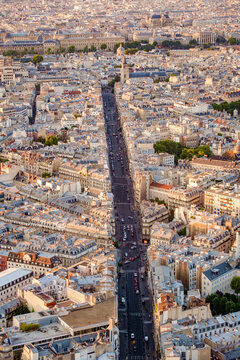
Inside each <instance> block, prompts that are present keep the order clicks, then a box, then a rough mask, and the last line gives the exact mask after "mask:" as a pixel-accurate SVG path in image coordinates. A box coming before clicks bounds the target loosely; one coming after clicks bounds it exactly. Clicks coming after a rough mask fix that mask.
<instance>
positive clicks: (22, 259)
mask: <svg viewBox="0 0 240 360" xmlns="http://www.w3.org/2000/svg"><path fill="white" fill-rule="evenodd" d="M59 265H61V261H60V259H59V258H58V257H57V256H56V255H54V254H49V253H41V252H39V253H34V252H24V251H22V252H17V251H16V252H15V251H11V252H10V253H9V255H8V260H7V267H8V268H21V269H27V270H31V271H32V272H33V274H34V276H37V277H39V276H41V275H44V274H45V273H46V271H47V270H52V269H53V268H55V267H57V266H59Z"/></svg>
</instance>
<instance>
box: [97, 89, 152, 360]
mask: <svg viewBox="0 0 240 360" xmlns="http://www.w3.org/2000/svg"><path fill="white" fill-rule="evenodd" d="M102 95H103V105H104V116H105V125H106V134H107V143H108V155H109V164H110V171H111V179H112V192H113V194H114V209H115V216H116V240H117V241H118V245H119V248H120V253H121V259H120V261H121V264H122V266H121V270H120V273H119V278H118V303H119V312H118V318H119V330H120V359H121V360H123V359H124V360H125V359H132V360H133V359H156V356H155V350H154V349H155V346H154V341H153V321H152V299H151V294H150V291H149V287H148V281H147V275H146V274H145V263H144V261H145V260H144V259H145V256H144V255H145V253H146V245H144V244H142V241H141V234H140V231H139V229H140V224H139V218H138V215H137V211H136V209H135V207H134V198H133V188H132V182H131V179H130V175H129V170H128V161H127V156H126V151H125V148H124V143H123V138H122V134H121V129H120V123H119V120H118V113H117V107H116V104H115V99H114V94H112V93H111V92H110V91H106V90H103V93H102Z"/></svg>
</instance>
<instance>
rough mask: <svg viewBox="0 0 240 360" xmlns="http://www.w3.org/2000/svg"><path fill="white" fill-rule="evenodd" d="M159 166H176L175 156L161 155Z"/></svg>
mask: <svg viewBox="0 0 240 360" xmlns="http://www.w3.org/2000/svg"><path fill="white" fill-rule="evenodd" d="M158 156H159V164H160V165H164V166H174V155H171V154H167V153H159V154H158Z"/></svg>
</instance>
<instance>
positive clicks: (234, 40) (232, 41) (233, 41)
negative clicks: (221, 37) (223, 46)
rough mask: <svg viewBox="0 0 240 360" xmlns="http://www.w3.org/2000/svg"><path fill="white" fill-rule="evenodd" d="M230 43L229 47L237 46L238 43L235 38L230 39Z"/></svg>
mask: <svg viewBox="0 0 240 360" xmlns="http://www.w3.org/2000/svg"><path fill="white" fill-rule="evenodd" d="M228 43H229V45H237V43H238V41H237V39H236V38H235V37H230V38H229V39H228Z"/></svg>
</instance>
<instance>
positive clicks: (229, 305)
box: [225, 300, 235, 314]
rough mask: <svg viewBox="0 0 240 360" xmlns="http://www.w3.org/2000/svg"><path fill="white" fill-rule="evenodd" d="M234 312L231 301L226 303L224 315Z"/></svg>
mask: <svg viewBox="0 0 240 360" xmlns="http://www.w3.org/2000/svg"><path fill="white" fill-rule="evenodd" d="M234 311H235V304H234V302H233V301H232V300H230V301H227V302H226V305H225V312H226V314H229V313H232V312H234Z"/></svg>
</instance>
